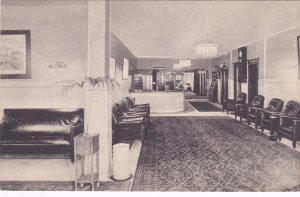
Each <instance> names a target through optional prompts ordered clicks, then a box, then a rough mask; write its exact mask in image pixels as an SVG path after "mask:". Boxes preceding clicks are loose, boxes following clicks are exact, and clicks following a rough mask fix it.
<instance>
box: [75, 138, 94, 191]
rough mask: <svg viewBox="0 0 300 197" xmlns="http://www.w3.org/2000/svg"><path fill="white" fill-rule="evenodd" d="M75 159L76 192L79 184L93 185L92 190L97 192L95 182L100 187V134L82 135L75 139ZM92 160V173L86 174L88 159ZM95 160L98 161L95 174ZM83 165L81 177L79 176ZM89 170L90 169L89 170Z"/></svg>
mask: <svg viewBox="0 0 300 197" xmlns="http://www.w3.org/2000/svg"><path fill="white" fill-rule="evenodd" d="M74 158H75V191H77V184H78V183H80V185H81V187H82V186H83V183H91V185H92V190H93V191H94V190H95V182H97V187H98V186H99V181H98V177H99V134H98V135H86V134H81V135H78V136H76V137H75V138H74ZM88 158H90V162H89V164H90V173H87V174H85V173H84V164H85V163H88V162H85V160H86V159H88ZM94 159H96V173H95V172H94ZM78 165H81V168H80V171H81V173H80V175H78V172H79V168H78ZM87 169H88V168H87Z"/></svg>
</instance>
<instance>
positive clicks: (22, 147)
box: [0, 108, 84, 162]
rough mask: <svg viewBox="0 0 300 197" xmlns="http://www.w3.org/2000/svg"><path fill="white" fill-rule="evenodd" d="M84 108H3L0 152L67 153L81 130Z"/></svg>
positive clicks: (26, 153) (72, 158)
mask: <svg viewBox="0 0 300 197" xmlns="http://www.w3.org/2000/svg"><path fill="white" fill-rule="evenodd" d="M83 116H84V110H83V109H81V108H80V109H4V117H3V119H2V121H1V125H0V154H22V155H29V154H67V155H69V156H70V159H71V161H72V162H73V161H74V150H73V149H74V144H73V137H74V136H76V135H78V134H80V133H83V129H84V126H83V125H84V124H83V120H84V118H83Z"/></svg>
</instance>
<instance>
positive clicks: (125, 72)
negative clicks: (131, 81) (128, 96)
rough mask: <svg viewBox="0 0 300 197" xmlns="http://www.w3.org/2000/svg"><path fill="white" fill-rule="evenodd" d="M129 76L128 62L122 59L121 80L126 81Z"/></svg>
mask: <svg viewBox="0 0 300 197" xmlns="http://www.w3.org/2000/svg"><path fill="white" fill-rule="evenodd" d="M128 75H129V60H128V59H126V58H124V60H123V70H122V79H123V80H127V79H128Z"/></svg>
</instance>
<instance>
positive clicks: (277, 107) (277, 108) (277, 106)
mask: <svg viewBox="0 0 300 197" xmlns="http://www.w3.org/2000/svg"><path fill="white" fill-rule="evenodd" d="M283 104H284V101H283V100H281V99H279V98H272V99H271V101H270V102H269V104H268V106H267V107H266V110H267V111H271V112H281V110H282V108H283Z"/></svg>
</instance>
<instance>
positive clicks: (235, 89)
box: [233, 62, 241, 99]
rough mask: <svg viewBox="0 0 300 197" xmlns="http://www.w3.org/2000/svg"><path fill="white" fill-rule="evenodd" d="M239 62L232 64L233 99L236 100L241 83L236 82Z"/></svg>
mask: <svg viewBox="0 0 300 197" xmlns="http://www.w3.org/2000/svg"><path fill="white" fill-rule="evenodd" d="M239 64H240V63H239V62H236V63H233V94H234V95H233V98H234V99H236V98H237V93H238V92H240V91H241V83H239V81H238V73H239Z"/></svg>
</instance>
